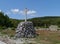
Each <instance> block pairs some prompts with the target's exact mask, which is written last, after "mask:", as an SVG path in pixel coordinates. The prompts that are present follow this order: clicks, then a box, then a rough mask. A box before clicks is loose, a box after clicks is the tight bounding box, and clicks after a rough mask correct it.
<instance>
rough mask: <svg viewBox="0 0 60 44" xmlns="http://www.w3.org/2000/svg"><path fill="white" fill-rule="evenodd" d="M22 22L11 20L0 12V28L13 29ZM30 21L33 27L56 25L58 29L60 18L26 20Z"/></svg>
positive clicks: (47, 17)
mask: <svg viewBox="0 0 60 44" xmlns="http://www.w3.org/2000/svg"><path fill="white" fill-rule="evenodd" d="M22 21H24V20H18V19H11V18H9V17H8V16H7V15H6V14H5V15H4V13H3V12H0V27H5V28H8V27H14V28H16V27H17V25H18V23H20V22H22ZM28 21H32V22H33V25H34V26H35V27H49V26H50V25H57V26H59V27H60V17H58V16H53V17H52V16H46V17H36V18H31V19H28Z"/></svg>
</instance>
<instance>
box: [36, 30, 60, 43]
mask: <svg viewBox="0 0 60 44" xmlns="http://www.w3.org/2000/svg"><path fill="white" fill-rule="evenodd" d="M36 33H38V34H39V36H37V37H36V41H37V42H38V43H41V44H60V31H47V30H37V32H36Z"/></svg>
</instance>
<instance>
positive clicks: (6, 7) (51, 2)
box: [0, 0, 60, 19]
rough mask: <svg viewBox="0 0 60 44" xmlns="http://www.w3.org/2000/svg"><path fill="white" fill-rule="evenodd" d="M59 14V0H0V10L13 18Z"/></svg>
mask: <svg viewBox="0 0 60 44" xmlns="http://www.w3.org/2000/svg"><path fill="white" fill-rule="evenodd" d="M25 8H27V9H28V12H27V17H28V18H34V17H44V16H60V0H0V11H2V12H4V13H5V14H7V15H8V16H9V17H10V18H13V19H25V14H24V10H25Z"/></svg>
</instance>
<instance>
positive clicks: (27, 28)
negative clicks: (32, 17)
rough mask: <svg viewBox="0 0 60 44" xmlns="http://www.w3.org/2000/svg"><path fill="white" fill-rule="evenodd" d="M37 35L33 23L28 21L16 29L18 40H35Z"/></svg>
mask: <svg viewBox="0 0 60 44" xmlns="http://www.w3.org/2000/svg"><path fill="white" fill-rule="evenodd" d="M35 35H36V34H35V29H34V27H33V23H32V22H30V21H27V22H21V23H19V24H18V27H17V29H16V37H17V38H33V37H35Z"/></svg>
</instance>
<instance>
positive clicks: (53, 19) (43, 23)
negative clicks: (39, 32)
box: [28, 16, 60, 27]
mask: <svg viewBox="0 0 60 44" xmlns="http://www.w3.org/2000/svg"><path fill="white" fill-rule="evenodd" d="M29 20H30V21H32V22H33V24H34V26H39V27H48V26H50V25H58V26H59V27H60V16H45V17H36V18H32V19H28V21H29Z"/></svg>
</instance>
